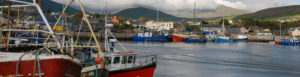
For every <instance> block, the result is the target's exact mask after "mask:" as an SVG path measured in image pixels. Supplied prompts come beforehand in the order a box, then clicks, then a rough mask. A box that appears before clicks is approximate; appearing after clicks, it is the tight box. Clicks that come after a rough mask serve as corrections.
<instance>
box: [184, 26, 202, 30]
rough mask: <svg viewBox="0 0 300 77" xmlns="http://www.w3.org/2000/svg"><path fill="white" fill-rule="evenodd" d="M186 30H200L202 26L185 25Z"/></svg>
mask: <svg viewBox="0 0 300 77" xmlns="http://www.w3.org/2000/svg"><path fill="white" fill-rule="evenodd" d="M185 30H186V31H200V28H199V27H198V26H197V25H185Z"/></svg>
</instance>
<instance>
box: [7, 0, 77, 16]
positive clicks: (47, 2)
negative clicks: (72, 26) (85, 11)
mask: <svg viewBox="0 0 300 77" xmlns="http://www.w3.org/2000/svg"><path fill="white" fill-rule="evenodd" d="M21 1H26V2H32V0H21ZM40 1H41V5H42V6H41V8H42V10H43V11H53V12H61V11H62V10H63V8H64V7H63V4H60V3H57V2H55V1H52V0H40ZM14 3H15V2H14ZM4 4H6V5H7V4H8V1H7V0H5V1H4ZM66 12H67V13H71V14H74V13H77V12H81V11H79V10H77V9H74V8H73V7H69V8H68V9H67V11H66Z"/></svg>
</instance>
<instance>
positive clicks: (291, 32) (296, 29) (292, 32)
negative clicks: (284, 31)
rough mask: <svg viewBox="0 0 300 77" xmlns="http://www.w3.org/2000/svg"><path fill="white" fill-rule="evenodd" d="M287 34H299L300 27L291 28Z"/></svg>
mask: <svg viewBox="0 0 300 77" xmlns="http://www.w3.org/2000/svg"><path fill="white" fill-rule="evenodd" d="M289 34H290V36H300V27H297V28H291V29H290V31H289Z"/></svg>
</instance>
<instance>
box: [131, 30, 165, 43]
mask: <svg viewBox="0 0 300 77" xmlns="http://www.w3.org/2000/svg"><path fill="white" fill-rule="evenodd" d="M132 39H133V41H168V35H167V34H164V35H162V36H153V31H147V32H144V33H138V35H137V36H133V37H132Z"/></svg>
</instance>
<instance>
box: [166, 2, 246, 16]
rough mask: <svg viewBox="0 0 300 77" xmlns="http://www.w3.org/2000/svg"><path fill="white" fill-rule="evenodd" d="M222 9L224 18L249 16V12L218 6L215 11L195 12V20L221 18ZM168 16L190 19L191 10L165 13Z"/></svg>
mask: <svg viewBox="0 0 300 77" xmlns="http://www.w3.org/2000/svg"><path fill="white" fill-rule="evenodd" d="M223 9H224V10H225V11H224V14H225V16H237V15H243V14H249V13H251V12H249V11H246V10H241V9H235V8H231V7H227V6H223V5H220V6H218V7H217V8H216V9H204V10H197V14H196V16H197V18H215V17H222V16H223ZM167 13H168V14H172V15H175V16H178V17H183V18H192V17H193V15H192V13H193V10H191V9H190V10H189V9H187V10H181V11H172V12H167Z"/></svg>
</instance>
